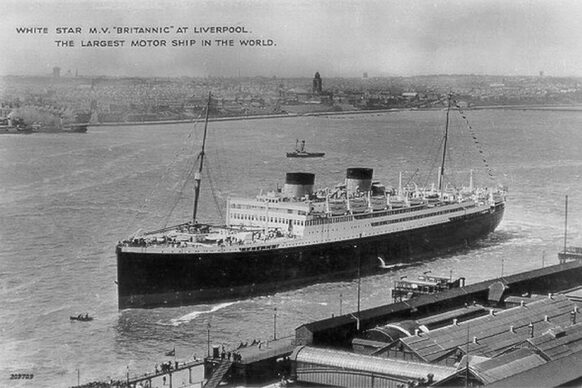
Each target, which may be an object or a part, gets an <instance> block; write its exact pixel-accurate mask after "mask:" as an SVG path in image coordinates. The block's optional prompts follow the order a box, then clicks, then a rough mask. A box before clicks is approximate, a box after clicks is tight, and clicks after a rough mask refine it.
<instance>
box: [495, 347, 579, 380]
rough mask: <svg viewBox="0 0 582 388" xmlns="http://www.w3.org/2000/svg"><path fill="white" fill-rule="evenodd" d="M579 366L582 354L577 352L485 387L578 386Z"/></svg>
mask: <svg viewBox="0 0 582 388" xmlns="http://www.w3.org/2000/svg"><path fill="white" fill-rule="evenodd" d="M580 365H582V352H577V353H573V354H570V355H569V356H567V357H563V358H561V359H559V360H554V361H550V362H547V363H545V364H543V365H540V366H538V367H536V368H530V369H528V370H526V371H524V372H521V373H518V374H514V375H513V376H510V377H508V378H506V379H502V380H498V381H496V382H495V383H493V384H490V385H487V387H491V388H506V387H560V386H565V385H566V384H568V385H569V386H574V385H571V384H572V383H574V384H578V385H579V384H580V383H581V382H582V377H581V372H580Z"/></svg>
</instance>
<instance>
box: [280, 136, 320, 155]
mask: <svg viewBox="0 0 582 388" xmlns="http://www.w3.org/2000/svg"><path fill="white" fill-rule="evenodd" d="M324 155H325V152H307V151H305V140H301V145H300V144H299V139H297V140H295V151H293V152H287V157H288V158H320V157H322V156H324Z"/></svg>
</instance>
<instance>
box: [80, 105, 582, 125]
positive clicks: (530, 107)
mask: <svg viewBox="0 0 582 388" xmlns="http://www.w3.org/2000/svg"><path fill="white" fill-rule="evenodd" d="M441 109H443V108H440V107H439V108H390V109H369V110H350V111H338V112H334V111H329V112H309V113H301V114H299V113H288V114H268V115H253V116H229V117H212V118H209V119H208V121H209V122H215V121H239V120H264V119H277V118H297V117H312V116H342V115H354V114H374V113H392V112H404V111H431V110H441ZM464 109H465V110H487V109H507V110H547V111H567V112H578V111H582V105H483V106H472V107H468V108H464ZM195 121H196V119H182V120H155V121H118V122H111V123H97V124H89V126H90V127H118V126H119V127H121V126H135V125H156V124H157V125H165V124H186V123H193V122H195Z"/></svg>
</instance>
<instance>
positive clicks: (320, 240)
mask: <svg viewBox="0 0 582 388" xmlns="http://www.w3.org/2000/svg"><path fill="white" fill-rule="evenodd" d="M449 100H450V99H449ZM209 105H210V97H209ZM450 105H451V104H450V102H449V109H448V110H447V124H446V128H445V131H444V132H445V133H444V141H445V146H444V147H443V152H442V161H441V166H440V170H439V176H438V184H437V185H435V186H434V187H431V188H419V187H416V186H415V187H414V188H413V189H410V188H406V187H402V184H401V183H399V185H398V188H395V189H388V188H387V187H386V186H384V185H382V184H381V183H380V182H379V181H377V180H375V179H374V176H373V169H371V168H364V167H353V168H347V170H346V175H345V180H344V181H343V182H340V183H339V184H338V185H336V186H335V187H334V188H331V189H320V190H316V189H315V188H314V183H315V175H314V174H312V173H307V172H291V173H287V174H286V179H285V184H284V186H283V187H282V188H280V189H277V190H274V191H271V192H266V193H261V194H260V195H258V196H257V197H256V198H250V199H249V198H229V199H228V200H227V207H226V209H227V210H226V222H225V225H223V226H214V225H208V224H202V223H199V222H197V220H196V215H197V207H198V197H199V192H200V183H201V178H200V176H201V172H202V168H203V163H204V155H205V142H206V133H207V127H208V108H207V112H206V122H205V126H204V138H203V143H202V150H201V152H200V154H199V156H198V159H197V163H198V165H197V174H196V175H195V178H194V195H195V198H194V209H193V217H192V219H191V220H190V221H189V222H186V223H183V224H180V225H176V226H172V227H167V228H163V229H160V230H156V231H152V232H147V233H141V234H139V235H135V236H132V237H131V238H129V239H127V240H124V241H121V242H119V243H118V245H117V247H116V252H117V279H118V280H117V284H118V305H119V308H120V309H125V308H151V307H159V306H177V305H187V304H202V303H210V302H217V301H221V300H235V299H240V298H245V297H249V296H253V295H261V294H268V293H273V292H277V291H281V290H285V289H292V288H296V287H299V286H303V285H307V284H314V283H316V282H321V281H329V280H335V279H349V278H350V277H356V276H359V275H366V274H371V273H374V272H377V271H380V270H385V269H384V268H386V267H390V265H391V264H395V263H402V262H406V261H413V260H417V259H418V258H422V257H427V256H430V255H434V254H436V253H438V252H444V251H448V250H450V249H452V248H454V247H459V246H465V245H466V244H467V243H468V242H471V241H474V240H476V239H479V238H482V237H484V236H486V235H487V234H488V233H490V232H493V231H494V230H495V228H496V227H497V225H498V224H499V223H500V222H501V219H502V217H503V213H504V209H505V192H504V191H503V190H502V189H485V188H475V187H473V183H472V179H471V181H470V182H469V184H468V186H467V187H464V188H460V189H450V188H447V187H445V185H444V184H443V173H444V167H445V164H444V161H445V156H446V139H447V136H448V121H449V120H448V116H449V110H450ZM401 181H402V179H400V182H401Z"/></svg>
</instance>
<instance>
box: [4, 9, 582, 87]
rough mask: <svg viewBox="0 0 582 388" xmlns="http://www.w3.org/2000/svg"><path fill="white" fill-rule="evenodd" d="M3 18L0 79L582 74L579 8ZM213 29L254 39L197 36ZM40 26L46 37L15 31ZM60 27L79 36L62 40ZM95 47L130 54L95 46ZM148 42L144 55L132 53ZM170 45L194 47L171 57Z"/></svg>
mask: <svg viewBox="0 0 582 388" xmlns="http://www.w3.org/2000/svg"><path fill="white" fill-rule="evenodd" d="M0 14H1V15H2V23H1V24H0V52H1V53H2V54H1V55H0V74H1V75H44V74H50V73H51V72H52V69H53V68H54V67H60V68H61V74H65V73H66V72H68V71H71V73H72V74H74V73H76V72H78V74H79V75H110V76H159V77H174V76H195V77H200V76H224V77H237V76H242V77H248V76H267V77H271V76H278V77H306V76H307V77H311V76H312V74H313V73H314V72H315V71H319V72H320V73H321V74H322V75H325V77H361V76H362V75H363V73H368V76H370V77H375V76H410V75H430V74H484V75H485V74H488V75H538V74H539V72H540V71H543V72H544V74H545V75H547V76H582V22H580V20H582V1H579V0H564V1H562V0H529V1H525V0H511V1H507V0H438V1H437V0H293V1H292V0H228V1H227V0H213V1H206V0H166V1H162V0H155V1H152V0H117V1H113V0H2V1H1V2H0ZM213 26H218V27H220V26H232V27H239V28H243V27H244V28H245V30H246V31H247V32H246V33H236V32H233V33H226V34H225V33H216V32H215V33H210V32H201V33H194V27H197V28H198V29H199V30H200V29H201V28H207V27H213ZM33 27H39V28H46V30H41V31H42V32H40V33H23V32H18V29H22V28H33ZM62 27H72V28H81V33H73V34H62V33H61V34H58V33H57V28H62ZM91 27H96V28H98V29H101V28H104V29H109V31H107V32H101V33H89V28H91ZM114 27H171V28H170V30H169V31H168V32H167V33H158V34H147V33H141V32H135V31H134V32H132V33H118V31H117V30H114V29H113V28H114ZM180 27H188V29H187V30H186V29H183V30H181V31H180V30H179V28H180ZM95 40H97V41H99V42H110V44H115V41H118V43H117V44H123V46H118V47H94V45H91V42H93V41H95ZM121 40H123V41H124V42H123V43H119V41H121ZM142 40H143V41H145V43H144V44H146V47H131V42H132V41H142ZM148 40H151V41H156V40H157V41H158V43H159V45H160V46H158V47H148V46H147V44H148V43H147V41H148ZM174 40H181V41H187V42H189V43H191V41H192V40H194V41H195V42H194V43H193V44H191V45H189V46H181V47H173V46H172V42H173V41H174ZM204 40H206V41H210V44H209V45H207V46H202V45H201V43H202V41H204ZM217 40H222V41H226V42H228V45H222V46H218V42H217ZM241 40H245V41H246V40H252V41H254V42H256V41H257V40H258V41H259V42H260V43H261V44H262V46H260V47H259V46H256V45H255V46H253V47H250V46H242V45H241ZM56 41H59V42H63V41H65V42H70V41H73V43H72V44H73V45H74V46H73V47H70V46H68V47H62V45H63V43H57V42H56ZM161 41H163V43H162V42H161ZM87 42H89V43H87ZM164 43H165V45H166V46H165V47H163V46H161V45H162V44H164ZM57 44H59V45H61V47H58V46H57ZM67 44H69V43H67ZM87 44H89V46H87ZM99 44H101V43H99ZM230 44H232V46H231V45H230Z"/></svg>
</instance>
